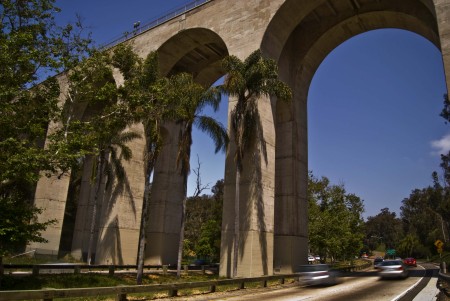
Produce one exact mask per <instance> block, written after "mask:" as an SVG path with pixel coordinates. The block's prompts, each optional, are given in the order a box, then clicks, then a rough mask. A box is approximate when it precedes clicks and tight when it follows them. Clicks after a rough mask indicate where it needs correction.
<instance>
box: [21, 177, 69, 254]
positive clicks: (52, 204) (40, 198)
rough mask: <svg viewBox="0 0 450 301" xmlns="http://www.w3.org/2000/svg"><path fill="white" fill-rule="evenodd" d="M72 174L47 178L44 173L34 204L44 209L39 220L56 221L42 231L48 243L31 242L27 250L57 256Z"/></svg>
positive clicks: (38, 185) (41, 221)
mask: <svg viewBox="0 0 450 301" xmlns="http://www.w3.org/2000/svg"><path fill="white" fill-rule="evenodd" d="M69 183H70V174H65V175H63V176H61V177H58V176H57V175H54V176H51V177H50V178H47V177H46V176H44V175H42V177H41V178H40V179H39V182H38V184H37V187H36V193H35V198H34V205H35V206H36V207H37V208H42V209H44V211H43V212H42V214H40V215H39V216H38V222H40V223H43V222H46V221H48V220H52V219H55V220H56V223H55V224H53V225H50V226H48V227H47V229H46V230H45V231H44V232H42V237H43V238H45V239H47V240H48V243H31V244H30V245H28V247H27V250H36V255H48V256H52V257H57V256H58V253H59V243H60V240H61V231H62V225H63V220H64V211H65V209H66V198H67V192H68V190H69Z"/></svg>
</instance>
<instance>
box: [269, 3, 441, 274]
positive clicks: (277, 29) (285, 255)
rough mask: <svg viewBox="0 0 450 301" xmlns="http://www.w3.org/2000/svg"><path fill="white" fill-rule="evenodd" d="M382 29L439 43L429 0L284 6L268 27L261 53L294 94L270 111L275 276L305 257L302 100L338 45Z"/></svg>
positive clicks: (304, 120)
mask: <svg viewBox="0 0 450 301" xmlns="http://www.w3.org/2000/svg"><path fill="white" fill-rule="evenodd" d="M381 28H398V29H404V30H408V31H412V32H415V33H417V34H419V35H421V36H423V37H425V38H426V39H428V40H429V41H430V42H432V43H433V44H434V45H436V47H438V48H440V45H441V43H440V39H439V32H438V26H437V20H436V12H435V6H434V4H433V2H432V1H429V0H423V1H421V0H416V1H406V0H400V1H389V0H378V1H375V0H352V1H344V0H338V1H333V2H331V1H315V2H314V3H313V2H312V1H286V2H285V3H284V4H283V5H282V6H281V7H280V9H279V10H278V11H277V13H276V14H275V16H274V18H273V19H272V20H271V22H270V23H269V26H268V28H267V31H266V33H265V35H264V37H263V40H262V44H261V49H262V50H263V52H264V53H265V54H266V55H268V56H270V57H273V58H274V59H276V60H277V61H278V64H279V68H280V76H281V78H282V79H283V80H285V81H286V82H287V83H289V85H290V86H291V87H292V89H293V94H294V97H293V101H292V103H291V104H289V105H288V104H283V103H277V104H276V105H275V108H276V111H275V112H274V113H273V114H274V116H275V118H274V119H275V122H276V125H275V128H276V154H275V157H276V159H275V162H276V163H275V165H276V167H275V209H274V215H275V218H274V270H275V271H280V272H292V271H294V269H295V266H297V265H298V264H302V263H306V258H307V252H308V249H307V245H308V228H307V227H308V223H307V206H308V204H307V198H306V192H307V174H308V142H307V96H308V90H309V85H310V83H311V81H312V78H313V76H314V73H315V72H316V70H317V69H318V67H319V65H320V63H321V62H322V61H323V60H324V59H325V57H326V56H327V55H328V54H329V53H330V52H331V51H332V50H334V49H335V48H336V47H337V46H339V45H340V44H341V43H343V42H344V41H346V40H348V39H350V38H352V37H354V36H356V35H358V34H361V33H364V32H367V31H370V30H375V29H381ZM293 213H294V214H293ZM281 246H282V247H281ZM286 246H288V247H286Z"/></svg>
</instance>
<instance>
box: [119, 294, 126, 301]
mask: <svg viewBox="0 0 450 301" xmlns="http://www.w3.org/2000/svg"><path fill="white" fill-rule="evenodd" d="M116 301H127V294H117V295H116Z"/></svg>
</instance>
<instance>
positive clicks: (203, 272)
mask: <svg viewBox="0 0 450 301" xmlns="http://www.w3.org/2000/svg"><path fill="white" fill-rule="evenodd" d="M205 273H206V272H205V266H204V265H202V274H203V275H205Z"/></svg>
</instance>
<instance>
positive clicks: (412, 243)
mask: <svg viewBox="0 0 450 301" xmlns="http://www.w3.org/2000/svg"><path fill="white" fill-rule="evenodd" d="M419 245H420V242H419V239H418V237H417V236H416V235H415V234H413V233H408V234H406V236H405V237H404V238H403V239H402V240H401V241H400V243H399V245H398V251H399V254H403V255H404V257H411V256H413V255H414V249H415V248H416V247H418V246H419ZM416 254H417V253H416Z"/></svg>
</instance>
